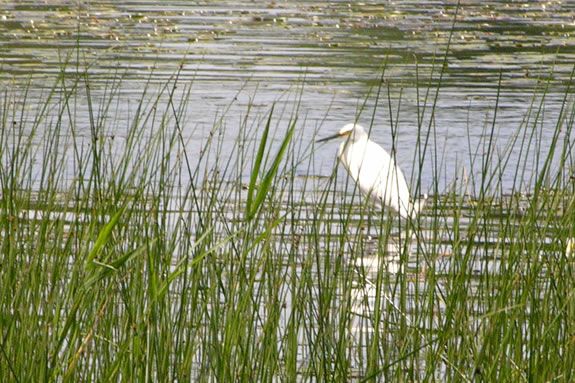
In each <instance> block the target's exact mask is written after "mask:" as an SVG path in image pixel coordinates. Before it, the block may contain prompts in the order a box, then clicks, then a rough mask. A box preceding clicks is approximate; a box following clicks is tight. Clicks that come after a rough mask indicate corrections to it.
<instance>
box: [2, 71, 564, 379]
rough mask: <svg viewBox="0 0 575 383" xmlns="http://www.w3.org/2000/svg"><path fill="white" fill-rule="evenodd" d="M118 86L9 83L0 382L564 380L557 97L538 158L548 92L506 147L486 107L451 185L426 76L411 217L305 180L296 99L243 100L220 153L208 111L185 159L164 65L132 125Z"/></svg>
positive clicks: (182, 90)
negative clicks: (421, 199) (429, 176)
mask: <svg viewBox="0 0 575 383" xmlns="http://www.w3.org/2000/svg"><path fill="white" fill-rule="evenodd" d="M443 70H444V69H443V68H442V71H441V73H443ZM114 78H121V76H117V77H114ZM122 81H127V80H113V81H110V82H107V83H105V84H101V83H93V82H92V79H91V78H90V76H89V74H88V73H87V72H85V73H83V72H80V71H78V72H77V73H76V75H75V76H71V75H69V74H68V75H67V74H65V71H62V74H61V76H60V77H59V78H58V79H57V81H56V82H55V83H54V85H53V87H52V88H51V89H49V90H48V91H44V94H43V97H41V98H40V99H39V100H38V101H37V103H38V104H33V107H31V108H30V107H29V105H30V100H29V98H30V97H31V94H32V93H33V91H35V89H34V82H33V81H32V82H30V84H29V85H28V87H26V88H25V89H23V90H18V89H16V90H14V91H5V92H4V93H3V94H2V99H1V103H0V106H1V108H2V109H1V111H2V113H1V129H0V142H1V146H0V148H1V149H0V155H1V157H2V167H1V169H0V186H1V196H2V199H1V208H0V209H1V210H0V238H1V249H2V251H1V254H0V267H1V268H0V270H1V272H0V291H2V295H1V296H0V373H1V379H0V380H2V381H88V380H98V381H100V380H124V381H174V380H177V381H191V380H193V381H196V380H197V381H212V380H219V381H272V380H280V381H294V380H304V381H308V380H309V381H315V380H320V381H334V380H335V381H350V380H360V381H361V380H370V379H376V380H384V379H385V380H409V381H412V380H433V379H441V380H443V379H448V380H462V381H471V380H485V381H491V380H495V379H500V380H504V381H509V380H513V381H515V380H526V381H527V380H533V381H541V380H545V381H548V380H559V381H570V380H572V379H573V376H572V366H573V364H574V363H575V345H574V342H573V337H574V332H573V323H575V303H574V300H573V299H574V297H573V295H574V294H573V289H572V286H573V272H574V264H573V260H572V259H568V258H566V257H565V246H566V243H567V240H568V238H570V237H573V236H575V229H574V224H573V222H575V208H574V204H575V202H574V201H575V200H574V198H573V194H574V193H573V191H574V190H573V189H574V187H573V182H572V174H573V173H572V172H573V163H572V160H573V157H572V152H573V142H572V140H570V138H569V137H572V126H573V122H574V119H575V118H574V116H575V110H574V108H573V103H572V100H571V98H570V92H569V89H567V90H566V92H565V97H564V105H563V109H562V111H561V114H560V116H559V118H558V119H557V121H556V122H555V134H554V135H553V140H552V143H551V145H549V146H548V147H547V146H546V148H547V149H545V150H544V149H542V148H543V147H544V146H542V145H541V142H538V140H539V136H538V134H539V130H540V129H542V126H543V119H544V116H543V114H542V113H541V111H542V110H543V109H544V107H545V102H546V101H545V94H546V88H545V87H543V89H542V90H541V92H539V93H536V95H535V96H534V98H533V102H532V108H531V109H530V110H529V112H528V113H527V115H526V116H525V119H524V121H523V123H522V124H521V125H520V126H517V127H514V129H516V134H515V135H514V136H513V140H511V142H509V143H508V146H507V147H506V148H507V149H506V150H504V151H499V150H498V149H496V148H497V147H498V146H497V145H496V143H497V136H496V129H495V127H496V126H497V113H496V112H494V113H493V114H492V119H491V120H490V121H487V122H485V123H486V126H487V128H486V129H487V130H486V131H487V134H486V135H485V137H486V138H485V141H484V143H485V145H484V146H483V147H484V148H485V151H484V153H482V156H479V155H476V154H474V153H470V163H472V164H478V163H479V162H480V165H479V169H480V171H479V173H473V172H471V175H470V176H469V177H467V178H465V177H463V175H462V174H461V175H460V174H458V175H454V176H453V179H455V181H453V183H451V184H450V186H449V187H448V188H444V187H442V185H441V183H440V179H441V177H448V176H450V175H446V174H443V173H442V169H441V165H440V163H441V161H440V160H439V158H437V157H436V158H432V157H431V154H430V151H429V150H430V149H432V148H433V149H437V147H434V146H433V145H436V144H435V140H434V138H433V137H434V134H435V132H434V123H435V117H434V112H433V111H434V110H435V104H436V102H437V95H436V94H435V93H434V90H433V89H432V90H431V92H430V93H431V95H430V96H429V99H430V100H433V101H429V102H428V101H425V102H424V104H423V105H420V106H419V108H418V115H419V116H420V117H419V118H418V121H419V126H418V129H417V131H418V134H417V138H416V141H417V142H418V143H419V147H418V150H417V153H416V157H414V166H413V168H414V169H415V171H414V176H413V181H412V183H413V184H415V185H418V186H417V187H416V188H415V190H416V193H418V192H419V190H420V188H421V181H420V174H421V171H422V169H423V164H424V163H425V161H432V162H433V163H434V167H433V176H434V177H433V178H434V184H433V185H432V188H433V191H434V192H433V195H432V196H431V199H430V201H429V202H428V204H429V205H428V207H427V208H426V211H425V212H424V214H423V215H422V216H421V217H418V218H417V219H416V220H414V221H409V222H405V221H399V220H398V219H397V217H396V216H395V215H394V213H393V212H389V211H387V210H384V211H383V212H381V211H375V209H373V207H372V206H371V205H369V204H368V203H367V202H366V201H365V200H364V199H363V198H362V197H361V196H360V195H359V194H358V192H357V191H356V190H355V188H354V186H353V184H352V183H350V182H349V179H347V177H346V178H343V179H342V177H343V174H342V173H338V172H337V171H336V168H335V164H336V163H335V162H334V172H333V174H332V175H331V176H330V177H327V178H316V177H314V176H315V175H316V172H315V162H314V152H315V147H314V144H313V143H309V142H305V141H304V140H303V139H301V138H297V137H298V135H297V134H295V133H294V132H296V131H297V130H298V129H305V128H309V127H306V121H305V120H301V119H299V118H298V116H299V113H298V109H297V103H294V104H295V105H296V107H294V109H293V110H286V109H285V108H282V107H280V106H279V104H276V105H275V107H272V106H271V105H270V107H269V109H268V110H265V111H264V112H257V111H254V110H253V108H252V105H250V106H249V107H248V108H247V109H248V110H247V111H246V114H245V118H243V119H242V120H241V122H240V123H239V127H238V129H237V133H236V136H235V139H234V141H233V142H234V144H235V145H234V147H233V149H232V150H225V149H226V147H228V148H229V142H226V141H225V139H227V138H229V134H227V135H226V134H224V133H225V132H226V130H227V129H228V126H227V124H229V123H230V122H229V121H227V115H226V114H225V113H223V114H222V116H220V117H218V118H217V119H216V120H215V121H214V124H213V127H212V129H211V130H210V131H209V132H208V134H207V135H206V136H205V137H203V138H202V142H201V145H199V147H200V148H201V149H200V150H199V152H198V151H194V150H191V149H190V148H191V147H194V146H193V144H196V143H195V142H193V141H194V140H197V138H193V137H192V136H193V135H191V133H190V130H189V129H184V127H185V126H186V124H188V123H189V122H190V121H188V117H187V116H186V111H187V108H188V104H189V102H190V95H191V94H192V93H191V92H193V90H192V88H191V86H190V85H189V84H185V83H183V82H181V81H180V80H179V74H178V73H175V74H174V76H173V77H172V78H171V79H170V80H169V81H167V82H166V83H165V84H162V85H157V84H153V83H152V82H149V83H147V84H145V87H144V89H143V90H142V92H141V95H140V96H139V97H138V100H139V101H138V104H137V105H135V107H133V108H132V109H131V111H135V112H133V114H132V115H130V116H129V118H126V116H124V115H122V113H124V112H125V110H124V109H122V108H121V107H119V105H121V103H122V102H123V100H122V95H121V93H120V92H119V90H120V87H121V86H122ZM383 84H384V82H383V81H382V82H381V83H380V87H379V89H378V92H377V97H376V98H377V101H376V105H380V104H385V103H386V102H387V103H388V105H387V107H388V108H389V109H390V115H391V116H393V115H395V116H396V118H395V121H393V120H392V121H390V126H391V127H392V136H393V137H394V138H396V137H397V134H401V131H400V130H398V125H397V120H398V118H397V116H398V115H399V114H400V110H399V109H397V110H396V111H395V112H396V113H392V112H394V107H393V105H392V104H391V101H390V97H389V88H386V87H385V86H384V85H383ZM301 91H302V92H303V91H304V90H301ZM438 91H439V85H438V87H437V89H436V90H435V92H438ZM499 91H501V85H500V86H499ZM386 93H387V99H386ZM95 94H97V95H98V96H97V97H96V96H95ZM498 94H499V93H498ZM539 95H542V96H539ZM536 96H539V97H536ZM293 97H295V98H297V97H298V95H297V94H296V95H294V96H293ZM427 99H428V97H427V96H426V100H427ZM498 99H499V96H498ZM538 100H539V101H538ZM401 102H403V101H401V100H400V104H401ZM497 104H498V103H497V102H496V104H495V105H494V110H495V111H496V110H497V108H498V105H497ZM398 108H399V106H398ZM80 113H88V116H89V119H88V120H89V126H88V127H85V126H81V125H80V124H79V121H80V119H79V118H78V115H79V114H80ZM358 114H359V116H358V118H360V117H361V116H363V113H362V111H359V112H358ZM427 116H428V117H427ZM364 118H365V117H364ZM546 122H547V121H546ZM234 123H236V122H235V121H234ZM545 126H549V124H548V123H547V124H546V125H545ZM192 133H193V132H192ZM299 137H301V135H299ZM394 145H395V143H394ZM534 148H538V149H539V151H538V152H537V153H536V156H535V158H536V161H537V163H538V164H540V166H539V167H538V172H537V173H536V174H535V175H534V177H533V182H532V183H531V187H530V189H529V190H528V192H529V195H528V196H523V195H522V194H521V193H522V192H523V191H524V190H523V189H522V185H523V184H524V183H525V182H524V181H525V178H526V177H528V174H527V173H528V172H527V170H526V166H527V165H526V164H527V161H530V160H531V158H532V157H531V156H532V154H533V151H534ZM433 153H434V155H436V154H435V153H437V150H434V151H433ZM512 153H520V155H519V161H518V163H517V164H516V165H515V167H514V168H510V165H509V164H510V163H511V162H510V156H511V155H512ZM508 171H512V172H513V174H515V176H516V178H517V183H516V184H514V185H515V186H514V187H513V190H512V192H511V194H510V196H509V197H507V196H503V195H502V193H501V190H502V185H501V182H500V181H501V179H502V175H503V174H504V173H505V172H508ZM302 173H303V174H302ZM456 176H459V177H458V178H456ZM570 177H571V178H570ZM465 190H472V191H474V190H477V191H478V192H477V193H476V194H475V193H474V192H471V193H465ZM487 238H493V240H487ZM546 238H547V240H546ZM446 249H447V250H446ZM391 256H396V258H397V263H398V268H399V271H398V272H391V271H390V269H389V268H388V265H387V264H386V262H384V261H386V260H387V261H388V260H389V258H390V257H391ZM368 259H372V260H373V259H375V260H376V262H375V266H366V265H364V264H363V263H362V262H363V261H366V260H368ZM477 270H479V272H477Z"/></svg>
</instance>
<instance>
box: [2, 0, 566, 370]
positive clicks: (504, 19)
mask: <svg viewBox="0 0 575 383" xmlns="http://www.w3.org/2000/svg"><path fill="white" fill-rule="evenodd" d="M464 3H465V4H464V5H463V6H461V8H459V9H458V10H457V17H455V11H456V8H455V4H456V2H455V1H445V2H421V1H395V2H384V3H383V4H375V3H373V4H372V3H371V2H366V3H362V4H361V5H353V4H352V3H350V2H348V1H331V2H315V1H289V2H261V3H249V4H247V5H246V4H243V2H235V1H219V2H212V1H205V2H201V3H199V4H198V3H197V2H194V3H192V2H186V1H167V2H157V1H120V2H112V1H109V2H90V5H89V6H87V5H82V6H81V7H78V6H77V5H76V2H72V1H70V2H66V1H57V2H56V1H50V2H47V3H45V4H42V5H38V4H37V2H35V1H29V2H26V1H18V2H2V5H3V7H2V10H0V58H1V64H0V68H1V71H0V81H1V84H2V86H3V87H6V88H7V87H14V88H22V89H23V88H24V87H25V86H26V85H25V84H26V83H27V81H28V80H30V79H31V80H32V83H33V86H32V87H31V94H30V95H29V102H30V101H31V102H30V103H31V104H33V101H37V102H41V100H42V98H43V97H44V96H45V94H46V91H47V89H48V88H49V87H50V86H51V85H52V84H53V83H54V81H55V78H56V76H57V75H58V74H59V73H60V71H61V70H62V68H63V65H64V63H65V62H69V63H68V64H67V65H66V67H65V70H66V71H68V72H70V73H72V74H73V73H76V72H77V71H80V72H82V71H84V70H85V68H86V66H87V65H88V66H89V70H88V72H89V74H90V78H91V82H92V86H93V88H92V96H93V97H94V99H95V100H97V99H98V97H99V96H101V95H102V94H103V93H104V92H105V91H106V84H107V83H109V82H110V81H111V79H112V78H122V82H120V83H118V84H119V96H118V97H119V99H120V100H122V101H123V102H120V103H119V105H120V106H119V109H118V112H117V113H115V114H114V116H113V117H114V121H113V122H112V123H111V124H112V126H113V127H116V128H115V129H117V131H115V132H114V133H115V134H117V135H118V136H119V137H120V138H121V136H122V130H121V129H120V128H121V127H124V128H125V127H126V125H127V124H128V122H129V119H130V116H131V115H132V112H133V108H135V107H136V106H137V102H138V99H139V95H140V94H141V92H143V90H144V88H145V87H146V84H148V83H151V84H152V85H151V86H150V89H151V93H152V94H153V93H154V92H157V91H158V90H159V89H160V86H161V84H164V83H166V82H167V81H168V80H170V79H172V78H173V76H174V75H175V73H177V72H178V68H180V66H181V72H179V74H178V77H179V82H180V84H181V85H182V86H191V87H192V91H191V98H190V100H189V102H188V107H187V117H186V120H185V124H184V134H185V135H186V136H187V137H188V138H190V137H191V138H193V139H192V140H191V141H190V142H191V143H190V145H192V146H193V145H194V142H200V144H196V145H198V148H199V147H201V142H203V140H205V139H207V137H208V134H209V130H210V128H211V127H212V125H213V124H214V121H216V120H217V119H218V118H219V116H221V115H222V114H223V113H224V111H225V120H226V123H225V129H224V131H223V134H224V141H225V140H227V142H228V143H229V144H230V145H233V144H234V139H235V137H236V134H237V129H236V126H237V124H238V123H239V121H241V119H242V118H243V116H244V115H245V113H246V110H247V109H248V106H249V105H253V106H254V109H255V110H256V112H257V113H261V115H262V116H263V114H264V113H265V112H267V111H269V109H270V107H271V105H272V103H274V102H276V104H278V105H283V107H284V108H286V109H287V110H290V108H293V106H294V105H295V104H296V103H298V102H299V105H300V106H299V109H298V111H299V112H298V113H299V115H300V118H299V120H298V121H299V125H298V135H299V136H300V137H301V138H303V140H308V141H309V140H312V139H313V138H314V137H315V134H316V133H317V134H319V135H326V134H329V133H333V132H334V131H336V130H337V129H339V128H340V127H341V126H342V125H343V124H345V123H348V122H350V121H353V120H354V118H355V117H356V116H357V114H358V113H359V109H361V105H362V103H363V102H364V101H366V105H367V107H366V110H365V111H363V112H362V113H361V116H360V118H359V120H360V122H362V123H364V124H365V125H369V122H370V120H371V118H372V115H373V118H374V127H373V133H372V134H373V136H372V137H373V139H374V140H375V141H377V142H379V143H380V144H382V145H383V146H384V147H386V148H390V147H391V140H392V138H391V137H392V129H391V128H390V126H391V123H390V121H393V124H394V126H396V127H397V136H396V139H397V142H396V150H397V158H398V162H399V164H400V166H401V167H402V168H403V169H404V171H405V172H406V173H407V174H408V178H410V177H409V175H410V174H411V172H412V171H413V170H414V166H413V158H414V155H415V153H416V137H417V130H418V105H419V106H420V108H419V112H420V113H422V109H421V106H422V105H423V104H424V103H426V105H427V109H426V110H425V114H424V115H423V117H422V120H423V123H422V124H421V125H422V126H423V131H427V129H428V126H433V128H434V131H433V135H432V137H431V141H430V142H431V144H430V151H429V152H428V154H427V158H426V160H425V161H424V168H423V173H422V175H421V179H422V192H424V191H426V190H429V189H430V188H431V185H432V184H433V178H432V177H433V175H432V172H431V169H433V168H437V169H439V171H440V174H439V175H440V176H441V182H440V185H441V188H443V189H442V190H439V192H442V191H445V190H446V189H447V188H448V187H449V185H450V184H451V182H452V181H453V180H454V178H455V177H456V176H457V175H461V174H466V175H468V176H469V174H472V173H474V172H477V169H474V170H469V168H470V166H471V165H470V163H469V162H470V153H477V158H476V166H477V164H481V156H482V153H483V148H484V147H483V145H484V143H485V142H486V140H487V138H486V137H488V136H489V135H490V130H491V121H492V119H493V113H494V109H495V105H496V98H497V94H498V88H499V83H500V84H501V92H500V99H499V101H498V110H497V123H496V125H495V130H494V132H495V136H496V143H495V145H498V146H499V147H501V148H502V149H503V148H505V145H506V143H507V142H508V141H509V140H510V139H511V138H512V136H513V134H515V132H516V130H517V129H519V128H520V126H521V122H522V121H523V119H524V117H525V115H526V113H527V111H528V109H529V107H530V104H531V101H532V99H534V100H535V104H536V105H537V103H538V102H539V101H540V100H541V97H542V95H543V93H544V89H545V87H546V86H548V89H547V90H546V94H545V107H544V119H542V121H541V122H540V123H539V124H538V126H539V129H540V132H539V133H538V134H536V137H537V143H536V144H535V148H537V149H538V150H545V148H546V147H547V146H548V145H549V143H550V138H551V135H552V134H553V132H554V131H555V126H556V123H557V117H558V114H559V111H560V110H561V107H562V101H563V100H564V98H565V91H566V87H567V86H568V85H569V79H570V74H571V71H572V69H573V64H574V63H575V38H574V37H573V34H574V33H575V16H574V15H575V2H569V1H563V2H562V1H545V2H524V3H523V2H517V3H515V2H514V3H511V4H508V2H507V1H490V2H484V1H479V0H477V1H466V2H464ZM350 4H351V5H350ZM452 27H453V28H452ZM450 37H451V46H450V49H449V52H448V54H447V68H448V69H447V70H446V71H445V72H444V74H443V76H442V78H441V86H440V88H439V94H438V95H437V106H436V109H435V112H434V114H433V117H434V120H433V123H431V124H430V122H429V119H430V114H431V108H430V106H431V105H432V104H433V100H434V98H435V96H436V89H437V86H438V84H439V79H440V75H439V72H440V69H439V68H440V67H441V63H442V62H443V57H444V55H445V52H446V49H447V45H448V40H449V39H450ZM78 46H79V49H77V47H78ZM78 58H79V62H80V65H79V66H78V67H76V62H77V61H78ZM384 68H385V71H384ZM382 73H383V78H384V79H385V82H384V85H383V87H382V88H381V90H382V93H381V95H380V96H379V102H378V105H377V108H375V111H374V104H375V101H376V94H377V84H378V80H379V79H380V78H381V76H382ZM428 91H429V92H428ZM300 94H301V98H300ZM389 100H391V102H389ZM568 100H570V96H568ZM399 104H401V108H400V109H399V111H398V105H399ZM286 105H287V106H286ZM390 105H391V114H390ZM77 107H78V110H80V111H82V110H84V111H86V113H85V114H82V113H80V114H79V115H78V116H77V118H78V126H80V127H82V126H83V127H84V128H83V129H85V132H84V133H85V135H86V136H89V117H88V113H87V108H86V105H81V104H80V105H77ZM30 108H33V106H30ZM228 108H229V109H228ZM284 117H285V118H286V119H287V117H288V116H284ZM397 117H399V118H397ZM262 126H263V124H262ZM81 129H82V128H81ZM318 130H319V131H318ZM336 147H337V145H336V144H328V145H325V146H322V147H319V148H317V150H316V151H315V152H314V156H313V158H312V160H313V161H314V162H315V164H316V166H314V167H313V169H314V171H315V172H316V173H317V174H314V175H329V174H331V172H332V169H333V166H334V155H335V152H336ZM478 147H479V149H478ZM534 151H535V150H534ZM190 153H191V155H192V156H193V155H194V154H195V153H196V151H194V148H192V149H191V150H190ZM514 158H516V157H515V156H514V155H511V161H513V159H514ZM515 165H516V164H513V163H512V162H511V163H510V165H509V166H510V168H512V169H515ZM536 165H537V163H536V159H535V158H531V159H530V160H529V161H526V167H527V173H529V172H531V171H532V170H533V169H534V168H535V167H536ZM304 168H305V169H307V167H304ZM463 168H466V169H467V170H466V173H462V170H461V169H463ZM302 174H305V171H302ZM246 176H249V175H246ZM340 178H341V179H344V178H345V177H340ZM501 181H502V183H503V185H504V187H503V188H502V190H503V191H504V192H505V191H509V189H510V188H511V185H513V183H514V182H515V181H516V179H515V178H514V173H513V172H511V174H507V173H504V175H503V177H502V180H501ZM523 183H524V185H519V187H524V188H525V189H526V190H528V188H529V185H530V183H531V178H530V176H526V177H525V179H524V180H523ZM317 184H318V186H319V187H321V180H320V181H319V182H318V183H317ZM516 186H517V185H516ZM464 192H465V190H462V193H464ZM305 203H309V204H310V209H311V208H312V207H313V201H305ZM464 213H465V212H464ZM467 213H468V214H472V210H471V209H470V210H468V211H467ZM37 214H38V213H36V212H34V215H33V216H32V217H30V216H28V217H27V218H30V219H39V218H38V216H37ZM39 216H41V214H39ZM430 220H432V217H429V216H428V215H426V214H425V213H424V216H423V219H422V227H421V231H418V234H417V236H415V237H410V238H408V239H405V238H403V239H402V238H400V236H401V235H402V234H403V233H402V232H401V230H398V229H396V230H395V232H394V235H393V236H392V237H391V238H390V241H389V243H387V244H385V245H384V246H381V245H380V244H378V239H377V238H378V237H377V236H378V235H380V234H381V232H378V231H377V230H372V231H369V230H368V232H366V233H363V234H361V235H359V236H357V237H356V239H357V243H350V244H347V246H350V247H353V246H362V248H363V249H364V251H363V253H362V254H363V255H362V256H361V257H360V258H354V259H350V262H352V263H353V265H354V266H353V267H355V269H356V272H357V286H356V288H355V289H354V291H353V310H354V311H355V312H356V313H357V321H356V322H354V323H352V330H353V333H354V334H355V335H356V336H357V337H358V345H359V344H361V337H362V336H363V335H364V334H365V333H369V332H371V331H373V328H374V324H373V323H372V322H370V320H368V319H366V318H367V317H369V315H370V314H371V313H372V312H373V308H374V304H375V302H374V296H375V291H374V287H373V278H374V277H375V275H376V274H377V272H378V270H382V269H383V270H385V272H386V273H388V274H389V275H391V276H393V275H396V274H397V273H407V274H408V275H409V276H410V280H411V282H410V285H409V289H412V290H413V291H414V292H413V296H414V299H413V300H412V301H410V302H409V303H408V308H407V309H408V311H407V312H402V311H400V310H397V315H398V317H401V316H407V318H408V319H407V320H408V321H409V320H410V319H409V310H410V309H411V308H412V306H413V305H414V304H415V303H416V302H417V297H416V296H415V295H416V286H417V285H418V284H419V283H425V280H426V277H425V269H426V268H432V269H433V270H434V272H435V273H438V274H441V273H442V272H445V273H447V272H449V270H451V266H452V265H451V262H452V258H451V256H452V246H451V240H452V238H451V236H450V235H451V233H450V232H449V231H445V232H441V233H439V234H440V236H439V238H430V232H429V231H428V229H429V225H430V224H429V221H430ZM445 220H446V222H447V223H449V222H452V220H450V219H449V218H445ZM465 220H466V218H464V219H463V220H462V221H461V223H460V224H461V225H462V227H465V222H466V221H465ZM426 222H427V223H426ZM301 224H302V225H305V224H306V222H305V220H303V221H302V222H301ZM337 224H339V223H338V222H335V223H334V225H337ZM447 226H448V225H447ZM356 229H357V228H356ZM358 230H359V229H358ZM482 233H485V234H487V236H486V237H481V236H478V237H477V238H474V239H473V240H470V242H469V243H470V244H471V245H472V246H474V256H473V257H472V259H471V260H470V263H469V265H468V267H469V272H470V273H472V274H483V273H494V274H496V273H497V272H498V268H499V266H500V259H499V257H498V251H499V248H498V245H499V244H501V243H502V241H503V242H504V240H503V239H502V238H500V236H499V235H498V233H497V232H492V231H490V230H486V231H484V232H482ZM410 235H414V234H413V232H412V233H411V234H410ZM406 240H407V241H408V242H407V246H406V247H405V248H404V249H406V251H405V252H403V250H402V249H401V246H402V245H401V244H403V245H405V243H406V242H405V241H406ZM538 240H540V241H541V243H543V244H546V245H548V249H549V251H548V253H547V255H549V254H562V252H563V248H562V244H558V243H556V242H555V241H554V237H553V233H550V234H549V236H547V237H544V238H538ZM327 245H329V244H327ZM402 252H403V253H404V254H407V258H406V259H404V260H401V253H402ZM432 253H433V254H434V257H433V261H432V262H433V264H427V265H425V262H422V257H424V256H428V255H429V254H432ZM430 259H431V258H430ZM392 279H393V277H392ZM391 287H392V288H393V286H391ZM437 288H438V289H441V288H442V286H441V279H439V282H438V287H437ZM392 290H393V289H391V290H390V291H384V292H383V293H382V296H383V297H384V299H385V300H387V302H388V303H390V304H393V305H396V304H398V302H397V301H396V297H395V296H394V295H393V293H392ZM290 294H291V292H290V291H289V290H286V292H285V294H284V295H283V298H284V299H285V301H286V303H287V304H286V308H285V312H288V310H289V309H290V301H291V296H290ZM470 294H473V292H470ZM410 305H411V306H410ZM438 307H439V309H442V307H443V306H442V304H441V303H440V304H439V306H438ZM478 314H481V312H479V313H478ZM301 358H302V360H305V359H306V355H305V347H304V348H302V355H301ZM357 367H358V368H359V369H361V367H362V366H361V365H358V366H357Z"/></svg>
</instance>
